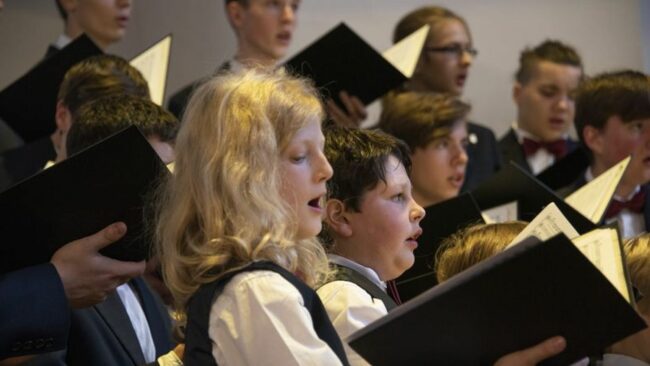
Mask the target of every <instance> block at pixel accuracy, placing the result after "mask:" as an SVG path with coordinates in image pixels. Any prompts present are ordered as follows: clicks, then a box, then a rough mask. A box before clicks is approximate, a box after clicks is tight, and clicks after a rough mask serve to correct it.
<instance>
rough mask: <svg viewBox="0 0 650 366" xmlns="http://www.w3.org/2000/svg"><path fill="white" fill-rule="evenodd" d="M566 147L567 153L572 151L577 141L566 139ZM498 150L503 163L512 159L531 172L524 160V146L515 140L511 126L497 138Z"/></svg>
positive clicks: (576, 145) (507, 162)
mask: <svg viewBox="0 0 650 366" xmlns="http://www.w3.org/2000/svg"><path fill="white" fill-rule="evenodd" d="M567 143H568V149H567V153H570V152H572V151H573V150H575V149H576V148H577V147H578V142H577V141H575V140H572V139H568V140H567ZM499 151H500V152H501V161H502V162H503V164H509V163H510V161H514V162H515V163H517V165H519V166H521V167H522V168H524V169H526V171H528V172H529V173H532V171H533V170H532V169H531V167H530V165H529V164H528V160H526V155H525V154H524V148H523V147H522V146H521V144H519V140H517V134H516V133H515V130H513V129H512V128H511V129H510V130H508V133H506V134H505V135H504V136H503V137H502V138H501V140H499Z"/></svg>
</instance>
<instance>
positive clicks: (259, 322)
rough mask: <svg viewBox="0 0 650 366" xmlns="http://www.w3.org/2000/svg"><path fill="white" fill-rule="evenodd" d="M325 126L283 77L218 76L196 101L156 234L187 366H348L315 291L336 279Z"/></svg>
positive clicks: (313, 97)
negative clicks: (326, 233)
mask: <svg viewBox="0 0 650 366" xmlns="http://www.w3.org/2000/svg"><path fill="white" fill-rule="evenodd" d="M322 119H323V110H322V107H321V104H320V101H319V99H318V97H317V94H316V91H315V90H314V88H313V87H312V86H311V85H310V84H309V83H307V82H305V81H304V80H301V79H296V78H292V77H290V76H287V75H284V74H283V73H263V72H260V71H254V70H251V71H246V72H244V73H240V74H233V75H225V76H219V77H217V78H215V79H212V80H210V81H208V82H206V83H205V84H204V85H202V86H201V87H199V88H198V89H197V90H196V92H195V93H194V95H193V97H192V99H191V100H190V102H189V104H188V107H187V110H186V112H185V115H184V120H183V122H182V127H181V129H180V131H179V134H178V138H177V140H176V167H175V172H174V175H173V177H171V178H170V180H169V181H168V182H167V183H166V184H165V185H164V186H163V187H162V189H161V199H160V202H161V203H160V209H159V214H158V221H157V232H156V234H157V241H158V249H159V250H160V258H161V262H162V269H163V275H164V278H165V281H166V282H167V284H168V286H169V288H170V290H171V292H172V294H173V296H174V300H175V305H176V308H177V310H178V311H179V313H180V314H181V316H182V322H185V323H186V329H185V337H186V350H185V359H184V362H185V364H187V365H194V364H200V365H204V364H215V363H216V364H219V365H244V364H269V365H300V364H326V365H337V364H347V360H346V358H345V354H344V351H343V347H342V345H341V342H340V340H339V338H338V336H337V335H336V333H335V331H334V329H333V327H332V325H331V323H330V322H329V320H328V319H327V314H326V313H325V311H324V309H323V307H322V304H321V302H320V300H318V297H317V296H316V294H315V292H314V291H313V290H312V289H311V287H310V286H313V285H314V284H316V283H317V282H319V281H320V280H322V279H323V278H324V276H326V275H327V273H328V266H327V257H326V255H325V253H324V251H323V249H322V247H321V245H320V244H319V243H318V242H317V240H316V239H315V236H316V234H318V232H319V231H320V229H321V211H322V209H321V201H322V198H323V197H324V195H325V192H326V189H325V182H326V181H327V180H328V179H329V178H330V177H331V175H332V168H331V167H330V165H329V163H328V162H327V160H326V159H325V156H324V155H323V145H324V138H323V134H322V132H321V129H320V125H321V120H322Z"/></svg>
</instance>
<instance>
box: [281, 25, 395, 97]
mask: <svg viewBox="0 0 650 366" xmlns="http://www.w3.org/2000/svg"><path fill="white" fill-rule="evenodd" d="M285 67H286V69H287V70H288V71H289V72H291V73H295V74H300V75H303V76H305V77H308V78H310V79H312V80H314V82H315V84H316V87H318V89H319V90H320V92H321V93H322V94H323V96H324V97H326V98H331V99H333V100H334V101H335V102H336V103H337V104H338V105H339V106H341V107H343V104H342V102H341V101H340V99H339V92H341V91H342V90H346V91H347V92H348V93H349V94H350V95H354V96H356V97H358V98H359V99H360V100H361V101H362V102H363V104H366V105H367V104H370V103H371V102H372V101H374V100H375V99H377V98H379V97H381V96H382V95H384V94H386V93H387V92H388V91H390V90H392V89H395V88H396V87H398V86H400V85H401V84H402V83H403V82H404V81H406V79H407V77H406V76H405V75H404V74H402V72H400V71H399V70H398V69H397V68H395V66H393V65H392V64H391V63H390V62H389V61H388V60H386V59H385V58H384V56H382V54H381V53H379V52H377V51H376V50H375V49H374V48H372V47H371V46H370V45H369V44H368V43H367V42H366V41H364V40H363V39H362V38H361V37H359V35H357V34H356V33H355V32H354V31H353V30H352V29H350V28H349V27H348V26H347V25H346V24H345V23H340V24H339V25H337V26H336V27H334V28H333V29H331V30H330V31H328V32H327V33H326V34H325V35H323V36H322V37H321V38H319V39H317V40H316V41H314V42H313V43H312V44H311V45H309V46H307V48H305V49H304V50H302V51H301V52H299V53H298V54H297V55H295V56H293V57H292V58H291V59H289V60H288V61H287V62H286V63H285Z"/></svg>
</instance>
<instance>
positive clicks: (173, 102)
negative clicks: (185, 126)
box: [167, 83, 198, 120]
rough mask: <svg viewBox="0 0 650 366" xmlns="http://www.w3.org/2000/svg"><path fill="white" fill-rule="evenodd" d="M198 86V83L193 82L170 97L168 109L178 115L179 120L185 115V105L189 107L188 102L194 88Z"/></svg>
mask: <svg viewBox="0 0 650 366" xmlns="http://www.w3.org/2000/svg"><path fill="white" fill-rule="evenodd" d="M197 86H198V83H192V84H190V85H188V86H186V87H184V88H183V89H181V90H179V91H178V92H177V93H175V94H174V95H172V96H171V97H170V98H169V103H167V109H169V111H170V112H171V113H172V114H173V115H174V116H176V118H178V119H179V120H180V119H181V118H182V117H183V112H185V107H187V102H189V100H190V96H191V95H192V92H193V91H194V89H195V88H196V87H197Z"/></svg>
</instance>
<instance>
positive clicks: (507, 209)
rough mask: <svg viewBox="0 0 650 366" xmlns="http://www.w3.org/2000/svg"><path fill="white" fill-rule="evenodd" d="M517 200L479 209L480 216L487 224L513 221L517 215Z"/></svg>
mask: <svg viewBox="0 0 650 366" xmlns="http://www.w3.org/2000/svg"><path fill="white" fill-rule="evenodd" d="M517 207H518V206H517V201H512V202H509V203H506V204H503V205H500V206H496V207H493V208H490V209H487V210H483V211H481V216H483V220H485V222H486V223H487V224H493V223H499V222H506V221H514V220H517V217H518V209H517Z"/></svg>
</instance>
